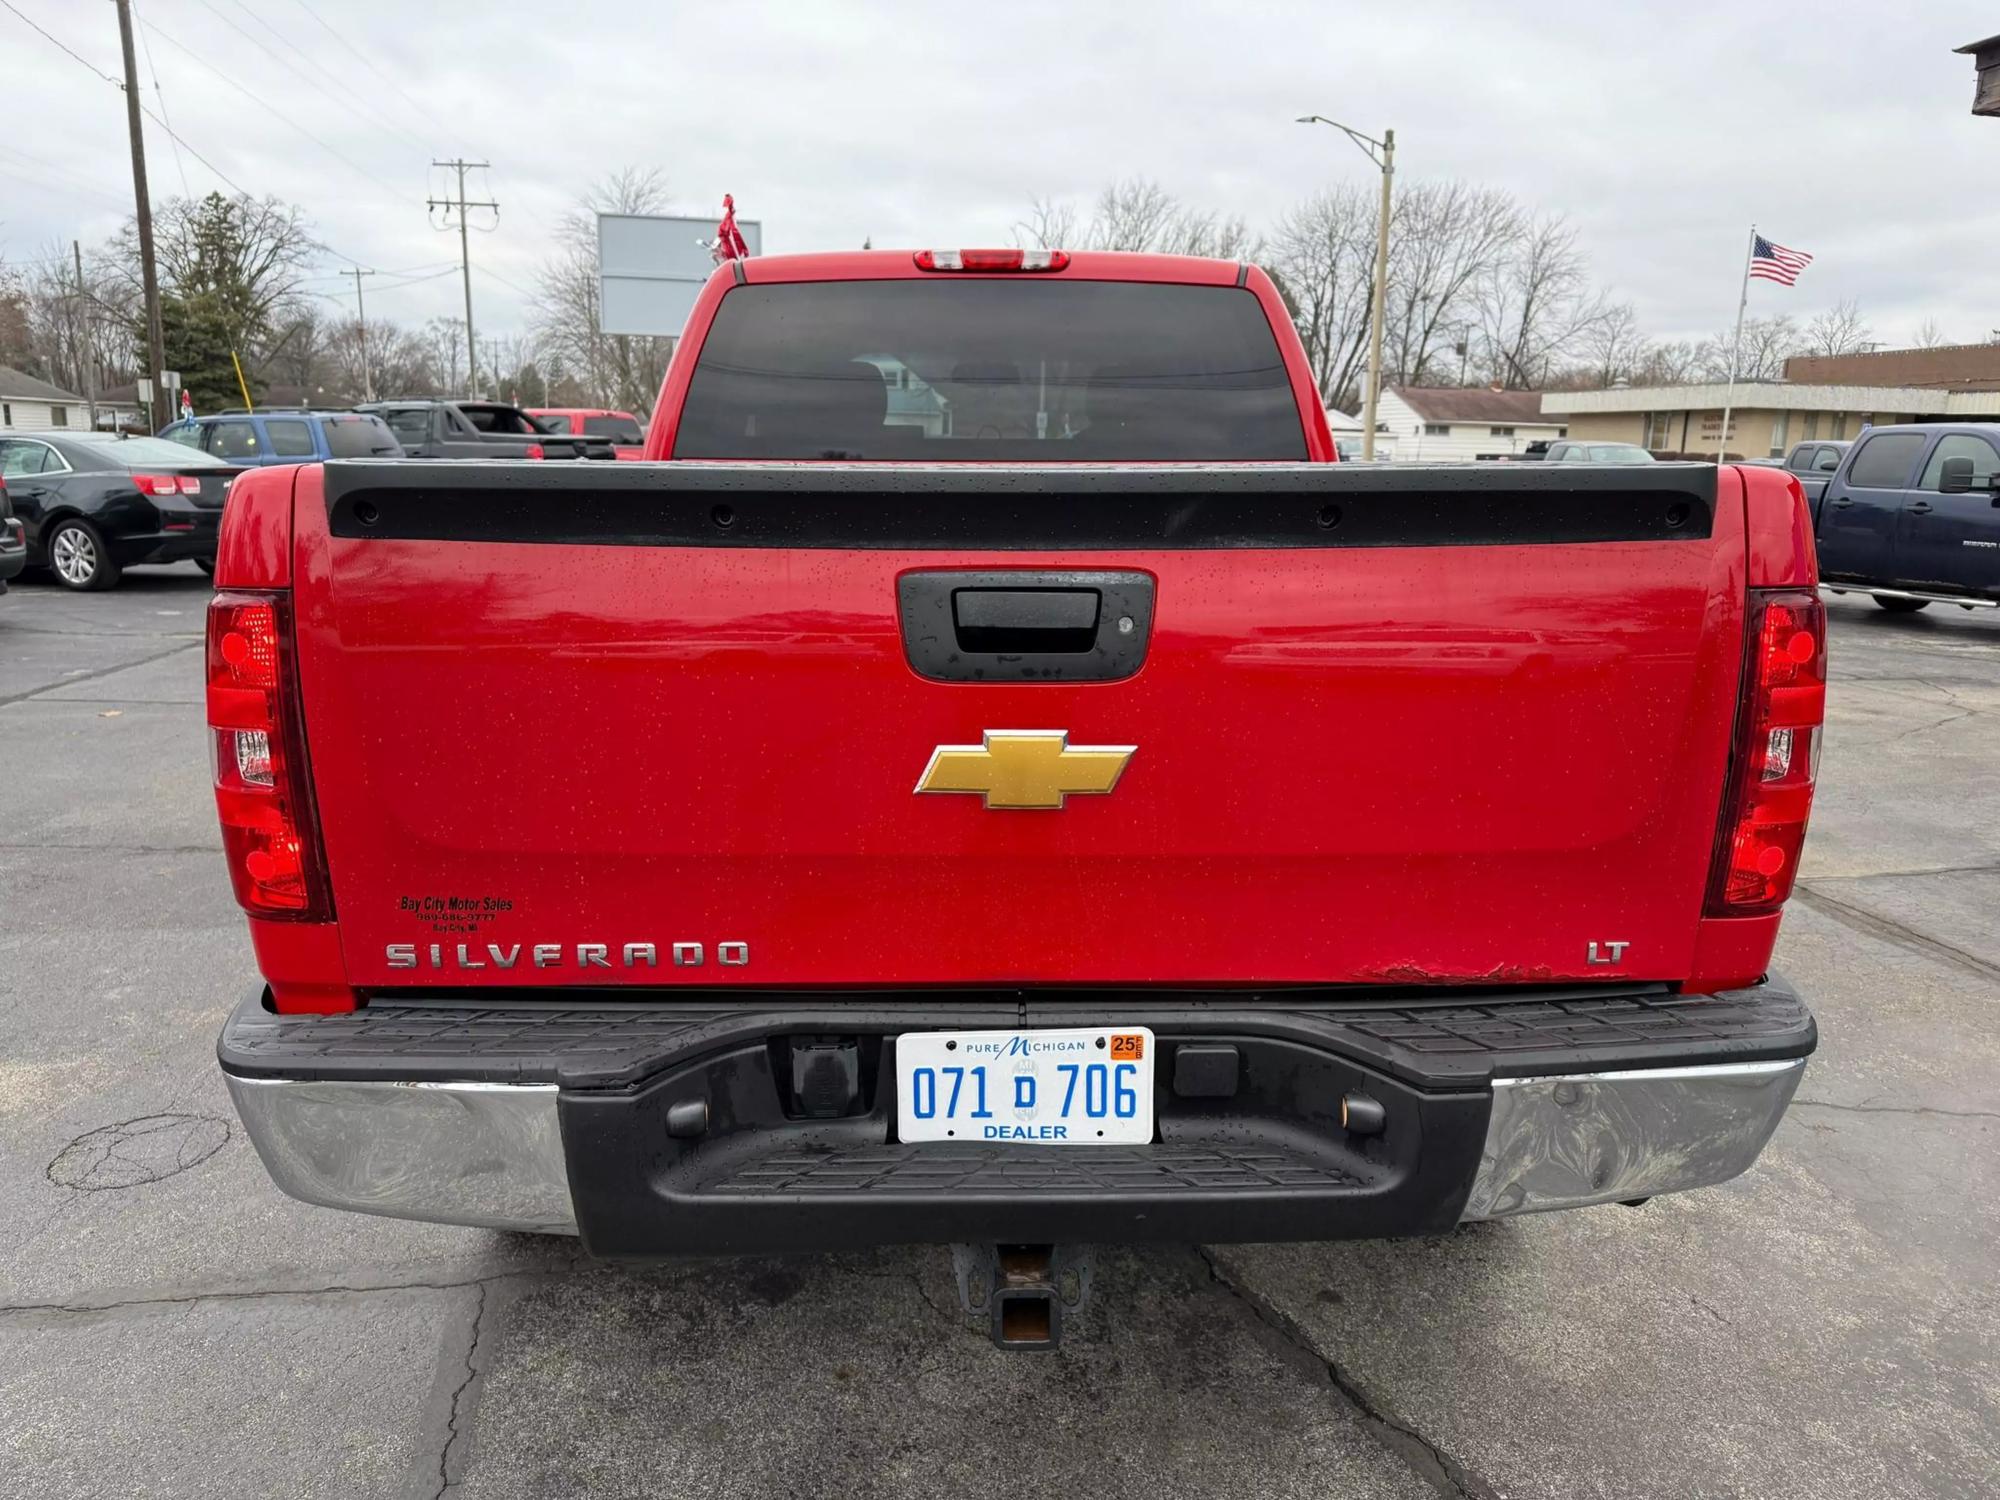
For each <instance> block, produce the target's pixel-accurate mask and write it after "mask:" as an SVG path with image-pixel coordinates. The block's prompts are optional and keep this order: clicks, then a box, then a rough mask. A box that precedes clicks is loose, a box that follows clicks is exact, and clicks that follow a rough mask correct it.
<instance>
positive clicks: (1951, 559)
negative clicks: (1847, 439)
mask: <svg viewBox="0 0 2000 1500" xmlns="http://www.w3.org/2000/svg"><path fill="white" fill-rule="evenodd" d="M1996 486H2000V423H1990V422H1984V423H1982V422H1973V423H1963V422H1925V423H1912V424H1908V425H1898V426H1891V427H1876V428H1873V429H1871V430H1870V431H1868V432H1866V433H1864V434H1863V435H1862V436H1861V437H1859V438H1856V439H1855V440H1854V444H1853V446H1852V447H1850V448H1849V449H1848V450H1847V452H1846V454H1845V456H1844V457H1843V458H1842V459H1841V462H1840V467H1839V468H1838V469H1836V470H1835V471H1834V474H1833V478H1832V480H1831V482H1830V483H1828V485H1827V486H1826V492H1825V494H1824V495H1823V496H1822V497H1821V499H1820V501H1819V505H1818V508H1817V512H1816V514H1815V516H1814V533H1815V535H1816V536H1817V537H1818V538H1819V567H1820V575H1821V577H1822V578H1823V579H1825V581H1826V582H1827V584H1828V585H1829V586H1830V587H1832V589H1833V591H1834V592H1835V593H1846V592H1847V591H1848V589H1849V588H1852V589H1853V590H1854V591H1855V592H1857V593H1865V594H1871V595H1873V596H1874V599H1875V602H1876V603H1877V604H1879V605H1881V606H1882V608H1884V609H1887V610H1892V611H1894V612H1896V613H1898V614H1907V613H1911V612H1913V611H1916V610H1920V609H1924V608H1927V607H1928V606H1929V605H1931V604H1933V603H1944V604H1961V605H1964V606H1965V607H1966V608H1967V609H1976V608H1982V607H1986V608H1990V607H1993V606H1996V605H2000V493H1996Z"/></svg>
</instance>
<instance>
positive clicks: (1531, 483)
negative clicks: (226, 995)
mask: <svg viewBox="0 0 2000 1500" xmlns="http://www.w3.org/2000/svg"><path fill="white" fill-rule="evenodd" d="M1459 394H1462V395H1463V396H1464V397H1465V399H1466V400H1467V401H1468V402H1471V401H1474V400H1475V398H1476V397H1477V396H1478V395H1479V394H1480V393H1478V392H1463V393H1459ZM1883 430H1884V431H1893V430H1895V429H1883ZM646 441H647V446H646V455H645V457H646V461H643V462H637V463H624V464H617V463H573V464H555V463H546V462H544V463H532V462H511V461H508V462H443V461H424V462H408V463H405V462H397V461H385V462H372V463H365V464H364V463H346V462H329V463H324V464H305V465H301V466H299V467H296V468H288V467H273V468H262V469H258V470H256V471H255V472H253V473H250V474H246V475H245V476H244V477H243V478H242V480H241V481H239V483H238V484H237V486H236V490H235V492H234V493H233V494H232V496H231V498H230V501H229V506H228V509H227V511H226V513H225V514H224V516H223V520H222V532H221V539H220V551H219V554H218V560H217V566H216V583H217V586H218V589H219V592H218V593H217V595H216V597H215V599H214V602H213V604H212V605H211V607H210V612H209V619H208V653H209V654H208V685H209V696H208V715H209V724H210V727H211V729H212V732H213V736H214V745H215V747H216V754H215V756H214V766H215V775H216V802H217V807H218V810H219V812H220V816H221V820H222V842H223V850H224V855H225V858H226V860H227V862H228V868H229V872H230V876H231V879H232V881H233V883H234V886H235V891H236V895H237V898H238V900H239V902H240V903H241V905H242V906H243V908H244V910H245V911H246V913H247V915H248V920H249V925H250V931H251V936H252V941H253V945H254V948H255V951H256V955H257V959H258V963H259V965H260V968H261V971H262V977H261V980H260V981H259V982H258V983H257V985H256V987H255V989H254V991H253V992H252V993H250V994H249V995H248V996H247V997H246V998H245V999H244V1000H243V1002H242V1004H241V1006H240V1008H239V1009H238V1011H237V1012H236V1013H235V1015H234V1016H233V1017H232V1019H231V1020H230V1021H229V1022H228V1023H227V1025H226V1027H225V1029H224V1032H223V1036H222V1041H221V1047H220V1055H221V1061H222V1067H223V1070H224V1072H225V1075H226V1076H227V1079H228V1083H229V1087H230V1089H231V1091H232V1094H233V1096H234V1098H235V1100H236V1103H237V1108H238V1110H239V1111H240V1113H241V1114H242V1116H243V1119H244V1123H245V1125H246V1128H247V1129H248V1132H249V1134H250V1136H251V1138H252V1140H253V1141H254V1142H255V1143H256V1145H257V1147H258V1150H259V1152H260V1154H261V1156H262V1158H263V1160H264V1161H265V1162H266V1163H267V1164H268V1166H269V1168H270V1170H271V1172H272V1174H273V1176H274V1177H275V1178H276V1180H277V1182H278V1184H279V1186H280V1187H282V1188H284V1189H285V1190H286V1191H288V1192H291V1193H294V1194H296V1195H298V1196H300V1197H302V1198H306V1199H308V1200H310V1201H313V1202H317V1203H322V1204H331V1205H336V1206H342V1207H348V1208H353V1209H357V1210H361V1211H364V1212H374V1213H383V1214H391V1215H397V1216H401V1217H405V1218H417V1219H435V1220H441V1221H446V1222H459V1223H470V1224H479V1225H485V1226H489V1227H499V1228H513V1229H533V1230H543V1231H550V1232H562V1233H575V1234H580V1235H581V1236H582V1239H583V1243H584V1246H585V1247H586V1249H588V1250H589V1251H591V1252H593V1253H596V1254H600V1255H604V1256H610V1257H616V1258H621V1259H635V1258H636V1259H643V1258H646V1257H658V1256H664V1255H678V1254H698V1253H727V1254H763V1253H785V1252H794V1251H801V1250H812V1249H829V1248H854V1247H864V1246H871V1245H879V1244H885V1243H898V1242H910V1241H919V1242H940V1243H947V1242H968V1243H971V1244H973V1245H975V1246H986V1247H989V1248H990V1247H993V1246H996V1245H1005V1246H1007V1247H1010V1249H1011V1248H1012V1247H1022V1246H1027V1247H1035V1246H1041V1247H1043V1248H1044V1249H1047V1247H1050V1246H1057V1247H1064V1246H1080V1245H1087V1244H1090V1243H1093V1242H1107V1241H1111V1242H1115V1241H1127V1240H1158V1239H1173V1240H1194V1241H1273V1240H1278V1241H1283V1240H1294V1241H1297V1240H1316V1239H1336V1238H1343V1237H1351V1236H1381V1235H1403V1234H1439V1233H1444V1232H1447V1231H1449V1230H1451V1229H1452V1228H1453V1227H1454V1226H1456V1225H1458V1224H1461V1223H1464V1222H1466V1221H1468V1220H1477V1219H1489V1218H1499V1217H1504V1216H1508V1215H1513V1214H1524V1213H1531V1212H1536V1211H1539V1210H1543V1209H1554V1208H1577V1207H1583V1206H1586V1205H1592V1204H1603V1203H1615V1202H1628V1201H1633V1200H1639V1199H1645V1198H1649V1197H1652V1196H1655V1195H1658V1194H1661V1193H1667V1192H1674V1191H1679V1190H1682V1189H1689V1188H1699V1187H1703V1186H1706V1185H1708V1184H1711V1183H1717V1182H1721V1181H1723V1180H1725V1179H1727V1178H1730V1177H1733V1176H1735V1175H1736V1174H1738V1173H1740V1172H1743V1171H1744V1170H1745V1169H1746V1168H1748V1167H1749V1166H1750V1165H1751V1164H1752V1163H1753V1162H1754V1161H1755V1160H1756V1158H1757V1156H1758V1154H1759V1152H1760V1151H1761V1150H1762V1149H1763V1147H1764V1144H1765V1142H1766V1141H1767V1140H1768V1139H1769V1138H1770V1135H1771V1133H1772V1131H1773V1130H1774V1129H1775V1128H1776V1127H1777V1124H1778V1122H1779V1120H1780V1119H1781V1117H1782V1116H1783V1114H1784V1112H1785V1110H1786V1108H1787V1106H1788V1105H1789V1103H1790V1101H1791V1098H1792V1094H1793V1091H1794V1090H1795V1089H1796V1088H1797V1087H1798V1085H1799V1080H1800V1078H1801V1076H1802V1075H1803V1073H1804V1070H1805V1067H1806V1058H1807V1057H1808V1055H1809V1054H1810V1053H1811V1052H1812V1051H1813V1049H1814V1047H1815V1045H1816V1040H1817V1036H1816V1032H1815V1029H1814V1023H1813V1019H1812V1016H1811V1013H1810V1012H1809V1011H1808V1009H1807V1008H1806V1006H1805V1004H1804V1003H1803V1002H1802V1001H1801V999H1800V998H1799V996H1798V994H1797V993H1796V992H1795V991H1794V990H1793V989H1792V988H1791V986H1790V985H1789V984H1787V983H1786V981H1785V980H1784V979H1783V978H1782V977H1780V976H1778V975H1776V974H1772V973H1770V972H1769V970H1770V961H1771V955H1772V950H1773V945H1774V944H1775V942H1776V939H1777V935H1778V926H1779V922H1780V920H1781V916H1782V912H1783V909H1784V905H1785V902H1786V900H1787V899H1788V898H1789V896H1790V894H1791V890H1792V882H1793V879H1794V876H1795V874H1796V872H1797V870H1798V865H1799V856H1800V851H1801V846H1802V844H1803V841H1804V838H1805V831H1806V824H1807V819H1808V816H1809V814H1810V811H1811V804H1812V798H1813V787H1814V781H1815V776H1816V772H1817V757H1818V753H1819V750H1818V746H1819V726H1820V724H1821V721H1822V718H1823V716H1824V708H1825V690H1826V649H1825V616H1824V611H1823V609H1822V607H1821V604H1820V602H1819V599H1818V597H1817V595H1816V593H1815V586H1816V583H1817V575H1816V571H1815V562H1814V555H1813V549H1812V528H1811V519H1810V517H1809V516H1808V515H1807V514H1806V513H1805V510H1804V507H1803V503H1802V501H1801V498H1800V494H1799V491H1798V489H1797V488H1796V487H1795V486H1794V485H1793V484H1792V482H1791V480H1790V479H1789V478H1788V477H1787V476H1786V475H1785V474H1783V473H1782V472H1780V471H1779V470H1776V469H1772V468H1764V467H1754V466H1738V465H1732V464H1723V465H1720V466H1718V465H1716V464H1706V463H1704V464H1693V463H1687V464H1682V463H1652V462H1633V463H1626V464H1615V465H1614V464H1597V463H1593V462H1589V461H1568V462H1563V463H1541V464H1506V465H1489V464H1481V465H1466V466H1463V467H1456V468H1444V467H1437V466H1425V465H1422V464H1411V463H1405V464H1394V465H1364V464H1353V463H1340V462H1335V461H1334V459H1335V449H1334V446H1333V443H1332V440H1331V438H1330V436H1329V434H1328V430H1327V425H1326V420H1325V413H1324V410H1323V409H1322V407H1321V405H1320V402H1319V397H1318V395H1317V388H1316V385H1315V378H1314V372H1313V371H1312V370H1311V369H1310V368H1309V366H1308V364H1307V362H1306V358H1305V355H1304V351H1303V350H1302V348H1301V346H1300V343H1299V339H1298V337H1297V335H1296V333H1295V332H1294V330H1293V327H1292V324H1291V320H1290V318H1289V317H1288V316H1287V314H1286V311H1285V306H1284V302H1283V300H1282V298H1281V297H1280V295H1279V292H1278V288H1277V287H1276V285H1275V284H1274V283H1273V282H1272V280H1271V278H1270V277H1269V276H1267V275H1266V274H1265V273H1264V272H1263V271H1261V270H1260V269H1258V268H1257V267H1255V266H1250V265H1243V264H1239V263H1237V262H1234V261H1214V260H1205V259H1196V258H1185V257H1176V256H1157V255H1126V254H1116V253H1108V252H1085V251H1078V252H1074V253H1067V252H1060V251H1052V250H1050V251H1044V250H1035V251H1022V250H993V251H972V250H968V251H943V250H940V251H935V252H933V251H925V252H921V253H917V254H912V253H910V252H907V251H861V252H841V253H837V254H828V255H824V256H797V257H768V258H753V259H750V260H747V261H744V260H738V261H734V262H732V263H730V264H727V265H725V266H723V267H722V268H721V269H719V270H718V271H717V272H716V273H715V275H714V276H713V277H712V278H711V279H710V280H709V281H708V282H707V283H706V285H705V286H704V288H703V290H702V291H701V293H700V295H699V297H698V299H697V301H696V303H695V306H694V309H693V312H692V313H691V314H690V316H689V318H688V320H687V323H686V327H685V331H684V334H683V336H682V337H681V338H680V340H679V341H678V343H677V344H676V346H675V348H674V351H673V355H672V358H671V361H670V363H669V367H668V370H667V373H666V378H665V381H664V383H663V385H662V387H661V391H660V398H659V404H658V407H657V409H656V410H655V411H654V412H653V413H652V416H651V419H650V425H649V427H648V429H647V440H646ZM1873 441H1880V439H1874V440H1873ZM1135 745H1143V746H1144V747H1145V753H1144V756H1143V757H1141V758H1140V759H1139V761H1138V765H1139V769H1138V770H1136V771H1132V772H1131V773H1130V774H1123V773H1124V772H1125V770H1126V763H1127V761H1128V760H1130V759H1131V758H1132V757H1133V750H1132V747H1133V746H1135ZM925 767H928V769H924V770H922V771H921V772H920V768H925ZM918 775H921V779H920V780H919V781H918V782H917V783H916V784H915V788H914V789H915V790H918V791H924V792H931V791H941V792H954V793H961V794H970V793H975V792H976V793H978V794H979V795H977V796H973V795H956V796H929V795H924V796H916V795H912V791H913V783H912V777H913V776H918ZM1114 784H1115V787H1116V791H1115V794H1113V795H1104V794H1105V793H1107V792H1111V791H1112V788H1113V786H1114ZM1077 793H1095V794H1097V795H1076V794H1077ZM995 809H999V810H998V811H996V810H995ZM425 891H430V892H444V893H453V892H456V893H459V897H460V899H462V900H464V901H465V902H466V903H467V904H468V905H470V903H472V902H473V901H474V900H475V899H477V901H478V905H477V908H476V920H477V924H478V931H477V933H476V934H473V933H469V932H453V933H452V934H451V939H452V940H450V941H443V940H438V941H431V940H412V931H411V928H412V924H413V923H414V922H423V921H426V920H427V919H428V916H429V911H428V910H427V909H426V907H425V906H424V902H423V900H421V899H420V900H418V902H417V903H416V905H417V909H416V910H415V911H412V910H410V909H408V906H409V901H408V898H407V897H406V896H405V897H404V903H403V907H404V909H401V910H399V909H398V896H399V895H401V894H402V893H409V892H425ZM487 891H505V892H508V893H509V896H508V898H507V902H508V903H509V904H505V905H489V904H488V903H487V902H486V901H485V900H484V898H483V897H482V896H480V894H479V893H483V892H487ZM451 899H452V898H451V897H450V896H449V895H447V897H446V906H445V911H444V920H446V921H450V920H452V918H453V912H452V909H451V906H450V902H451ZM529 913H532V920H530V918H529V916H528V914H529ZM662 913H671V914H672V918H671V920H672V922H673V924H674V928H675V929H676V930H680V931H704V930H706V931H709V932H711V933H712V932H716V931H735V932H738V933H739V934H742V933H756V934H758V938H757V939H756V941H757V942H758V946H759V957H758V964H757V971H756V973H755V974H751V973H749V972H748V968H749V959H750V941H751V940H749V939H745V938H742V937H740V936H739V938H737V939H731V940H728V941H722V942H717V941H714V940H713V939H679V940H663V939H660V938H657V937H654V936H651V935H650V934H654V933H657V932H658V931H659V930H660V928H661V926H662V924H663V921H664V920H665V919H664V918H663V917H662ZM739 924H740V925H739ZM1614 932H1615V933H1617V934H1618V936H1617V937H1616V938H1615V939H1614V938H1608V937H1603V936H1591V935H1592V934H1607V933H1614ZM641 933H644V934H649V935H648V936H645V937H637V936H633V935H634V934H641ZM767 933H782V934H783V942H782V944H767V943H766V941H765V939H764V937H763V935H764V934H767ZM551 934H562V936H561V937H559V938H558V937H552V936H551ZM489 1012H490V1016H491V1018H490V1019H489V1014H488V1013H489ZM331 1013H338V1014H339V1015H340V1016H341V1017H342V1019H341V1020H340V1021H339V1022H337V1023H336V1024H331V1025H329V1024H325V1023H324V1022H323V1020H322V1018H323V1017H324V1016H326V1015H328V1014H331ZM475 1013H476V1014H478V1015H479V1016H480V1017H481V1019H479V1020H478V1021H477V1022H476V1023H475V1022H473V1021H471V1020H470V1019H469V1017H471V1016H472V1015H473V1014H475ZM327 1079H333V1080H337V1081H338V1082H337V1088H338V1102H337V1107H335V1106H334V1105H330V1104H329V1103H328V1102H327V1100H328V1094H327V1085H326V1083H325V1082H324V1080H327ZM412 1083H422V1084H424V1085H425V1087H423V1088H421V1089H418V1088H411V1087H409V1085H410V1084H412ZM454 1091H460V1092H459V1094H458V1095H457V1098H458V1101H459V1102H461V1103H462V1104H463V1106H464V1107H463V1108H462V1109H452V1108H450V1107H449V1101H451V1100H452V1099H453V1097H454ZM340 1137H344V1138H340ZM1744 1201H1746V1202H1753V1201H1754V1200H1753V1199H1745V1200H1744ZM1050 1254H1051V1257H1052V1258H1051V1259H1049V1260H1048V1261H1047V1262H1046V1263H1045V1264H1043V1265H1042V1267H1041V1269H1042V1271H1044V1272H1046V1271H1048V1270H1049V1268H1050V1267H1051V1266H1054V1265H1057V1264H1062V1263H1066V1262H1064V1261H1063V1259H1062V1257H1061V1256H1060V1255H1055V1254H1054V1252H1050ZM989 1258H990V1257H989ZM1023 1274H1027V1273H1023ZM1029 1279H1030V1281H1033V1277H1032V1276H1030V1277H1029ZM1044 1279H1046V1278H1044ZM1034 1284H1035V1285H1037V1286H1039V1285H1043V1282H1042V1281H1034ZM1037 1295H1041V1294H1040V1293H1037ZM999 1300H1000V1299H997V1298H995V1299H991V1305H994V1306H997V1305H998V1303H999Z"/></svg>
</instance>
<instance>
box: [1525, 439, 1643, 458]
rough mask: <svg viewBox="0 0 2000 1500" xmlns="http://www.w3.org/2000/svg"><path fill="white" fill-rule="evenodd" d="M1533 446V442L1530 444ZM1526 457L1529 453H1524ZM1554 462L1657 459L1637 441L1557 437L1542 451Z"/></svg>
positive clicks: (1544, 455)
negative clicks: (1606, 441) (1625, 441)
mask: <svg viewBox="0 0 2000 1500" xmlns="http://www.w3.org/2000/svg"><path fill="white" fill-rule="evenodd" d="M1529 446H1530V447H1533V446H1534V445H1533V444H1530V445H1529ZM1523 456H1524V457H1526V456H1528V455H1523ZM1541 461H1542V462H1544V463H1552V464H1650V463H1655V462H1657V460H1656V459H1655V458H1654V457H1653V455H1652V454H1650V453H1648V452H1647V451H1646V450H1645V449H1644V448H1641V447H1640V446H1639V445H1638V444H1637V443H1592V442H1585V441H1584V440H1582V439H1580V438H1556V439H1554V440H1553V441H1551V442H1550V443H1549V445H1548V447H1547V448H1545V449H1544V450H1543V451H1542V454H1541Z"/></svg>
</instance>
